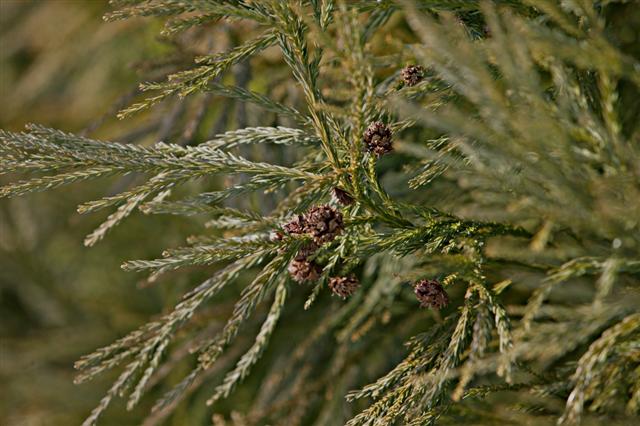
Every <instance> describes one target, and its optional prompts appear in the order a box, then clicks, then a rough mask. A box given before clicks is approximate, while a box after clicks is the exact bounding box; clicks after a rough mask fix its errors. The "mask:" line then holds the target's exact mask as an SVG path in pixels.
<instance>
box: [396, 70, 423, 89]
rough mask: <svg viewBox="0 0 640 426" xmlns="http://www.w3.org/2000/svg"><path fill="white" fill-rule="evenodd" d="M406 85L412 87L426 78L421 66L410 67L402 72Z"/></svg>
mask: <svg viewBox="0 0 640 426" xmlns="http://www.w3.org/2000/svg"><path fill="white" fill-rule="evenodd" d="M400 75H401V76H402V81H404V84H405V85H407V86H409V87H411V86H415V85H416V84H418V83H420V82H421V81H422V79H423V78H424V68H422V67H421V66H420V65H408V66H406V67H404V68H403V69H402V71H400Z"/></svg>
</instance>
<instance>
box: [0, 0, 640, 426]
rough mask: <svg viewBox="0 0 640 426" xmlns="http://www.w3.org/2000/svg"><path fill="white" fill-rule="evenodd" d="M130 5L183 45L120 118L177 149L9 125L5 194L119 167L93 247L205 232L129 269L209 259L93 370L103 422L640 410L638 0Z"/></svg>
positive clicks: (450, 418) (218, 0) (166, 278)
mask: <svg viewBox="0 0 640 426" xmlns="http://www.w3.org/2000/svg"><path fill="white" fill-rule="evenodd" d="M112 3H113V6H114V10H113V11H112V12H111V13H109V14H108V15H107V16H106V19H107V20H108V21H115V20H122V19H129V18H133V17H140V16H144V17H159V19H163V20H164V22H165V27H164V29H163V30H162V34H163V37H165V38H166V39H167V40H170V41H171V43H172V44H173V46H174V47H173V49H174V51H173V52H171V53H170V54H169V53H167V55H166V57H164V58H163V59H161V60H157V61H151V62H150V63H145V64H144V66H142V67H141V69H142V72H143V74H144V78H145V80H146V81H145V82H144V83H142V84H141V86H140V88H139V90H136V91H133V92H132V93H131V94H130V96H128V98H132V97H137V98H138V99H137V100H136V101H135V102H133V103H132V104H131V105H130V106H127V107H125V108H124V109H122V110H121V111H120V112H119V114H118V116H119V117H120V118H125V119H126V120H125V121H123V122H122V123H127V122H128V123H133V124H132V126H134V127H135V128H136V130H137V131H138V132H142V134H145V135H146V134H149V133H150V132H151V131H152V130H149V129H153V131H155V130H158V133H156V134H155V135H156V136H157V140H156V141H154V142H155V143H153V144H145V143H138V144H136V143H130V141H131V140H134V141H135V140H138V136H135V137H131V136H130V137H129V138H123V139H122V140H120V141H119V142H106V141H101V140H98V139H96V138H94V137H90V136H91V135H90V134H91V132H93V131H95V130H96V128H97V127H99V126H100V125H101V122H100V121H97V122H96V123H95V124H94V126H92V127H90V128H89V129H88V130H87V132H86V133H85V134H83V135H76V134H71V133H67V132H64V131H61V130H56V129H53V128H49V127H44V126H40V125H29V126H28V127H27V129H26V130H25V131H24V132H10V131H1V132H0V170H1V173H2V175H3V176H4V179H5V181H6V182H7V183H6V184H5V185H4V186H2V187H0V197H3V198H4V197H17V196H22V195H25V194H28V193H31V192H36V191H44V190H50V189H52V188H57V187H60V186H63V185H67V184H71V183H76V182H80V181H89V180H93V179H97V178H107V177H110V178H113V177H117V178H118V179H119V180H118V181H117V182H119V183H118V185H116V186H115V188H117V191H113V192H112V193H109V194H108V195H106V196H104V197H102V198H99V199H97V200H95V201H88V202H85V203H84V204H81V205H80V206H79V208H78V211H79V212H80V213H93V212H97V211H100V210H108V211H109V212H110V213H109V215H108V217H107V218H106V220H105V221H104V222H103V223H102V224H101V225H99V226H98V227H97V228H96V229H95V230H94V231H93V232H91V233H90V234H89V235H88V236H87V238H86V240H85V244H86V245H87V246H93V245H95V244H97V243H98V242H99V241H101V240H102V239H103V238H105V236H106V234H107V233H108V232H109V231H111V230H112V229H113V228H114V227H115V226H117V225H120V224H121V223H122V222H123V221H125V219H127V218H128V217H129V216H131V215H133V214H135V212H136V211H138V210H139V211H141V212H143V213H145V214H160V215H171V216H169V218H170V219H169V220H165V221H163V222H156V224H157V225H156V226H154V227H150V228H149V229H144V230H143V232H144V233H143V234H141V235H140V238H141V239H144V240H152V242H153V240H154V239H156V238H158V237H161V236H162V234H163V233H164V232H165V227H171V226H173V224H174V223H175V224H179V223H191V222H190V221H195V223H196V224H198V225H201V226H199V227H198V231H197V232H198V234H197V235H192V236H188V238H187V239H186V243H185V244H184V245H183V246H180V247H171V248H166V249H164V251H162V250H163V248H161V247H157V252H158V253H162V255H161V256H159V257H158V258H157V259H152V260H130V261H126V262H125V263H124V264H123V268H124V269H125V270H128V271H134V272H139V273H145V274H146V275H145V276H146V283H148V284H152V283H154V282H156V281H163V282H158V283H156V284H155V285H158V286H169V287H170V286H172V283H173V281H174V280H175V279H176V277H177V276H179V273H177V272H174V271H176V270H178V269H180V270H184V271H185V272H184V273H185V274H189V275H191V276H194V277H195V276H197V275H201V273H202V272H201V271H202V267H206V269H205V271H206V273H207V274H208V276H207V277H206V278H205V279H203V280H202V281H201V282H191V283H190V285H189V287H188V288H187V289H186V291H185V293H184V294H183V295H181V296H179V297H176V298H175V300H174V302H175V306H174V307H173V308H171V309H168V310H166V312H163V313H161V314H159V315H156V316H154V317H153V318H152V319H151V320H150V321H149V322H147V323H146V324H143V325H141V326H140V327H139V328H138V329H136V330H134V331H132V332H131V333H130V334H128V335H126V336H124V337H122V338H120V339H118V340H117V341H115V342H113V343H111V344H107V345H106V346H104V347H102V348H100V349H98V350H96V351H95V352H93V353H91V354H89V355H86V356H84V357H82V358H81V359H80V360H79V361H78V362H77V363H76V368H77V369H78V370H79V374H78V377H77V382H79V383H80V382H84V381H86V380H90V379H92V378H94V377H95V376H97V375H99V374H100V373H104V372H106V371H107V370H114V371H117V375H116V376H115V379H114V380H113V382H112V385H111V387H110V388H109V389H108V390H107V392H106V393H105V395H104V396H103V398H102V399H101V400H100V401H97V404H96V405H97V407H96V408H95V409H94V410H93V411H92V412H91V413H90V414H89V415H88V417H87V419H86V421H85V425H92V424H95V423H96V422H97V421H98V418H99V417H100V415H101V414H102V413H103V412H104V411H105V410H106V409H107V407H108V406H109V404H110V403H111V402H112V401H113V400H114V399H116V398H117V397H123V398H125V399H126V401H127V408H129V409H133V408H134V407H135V406H136V405H137V404H138V403H140V402H141V400H143V399H145V398H146V396H145V395H146V394H147V393H153V394H157V393H159V394H161V396H160V397H159V398H158V399H157V401H156V402H155V403H154V406H153V409H152V411H151V413H150V414H149V416H148V417H147V418H146V420H143V419H142V418H140V419H139V422H140V423H143V424H146V425H152V424H159V423H161V422H163V421H165V419H167V418H169V417H170V416H172V415H174V413H175V412H176V411H177V410H180V407H181V406H188V407H189V408H190V409H192V410H193V413H191V414H189V415H188V416H187V417H185V418H186V419H187V420H182V421H183V422H186V423H181V424H201V423H202V421H203V417H204V418H210V417H211V415H212V414H211V413H212V412H213V413H216V414H213V417H212V420H211V421H212V422H213V424H214V425H225V424H232V425H250V424H256V425H258V424H300V425H308V424H318V425H323V424H327V425H333V424H336V425H337V424H347V425H349V426H356V425H391V424H407V425H428V424H467V423H468V424H510V423H513V424H536V425H537V424H554V423H555V422H560V423H564V424H573V423H578V422H583V423H584V424H601V423H602V422H604V421H607V422H611V423H614V424H615V423H617V424H634V423H635V422H637V421H638V414H640V285H639V284H640V91H639V89H640V48H639V47H638V46H640V35H639V34H640V6H639V5H638V3H637V2H633V1H631V2H624V1H614V0H609V1H605V0H602V1H590V0H565V1H562V2H557V1H553V0H522V1H518V0H501V1H494V2H490V1H461V0H441V1H440V0H438V1H436V0H420V1H406V2H405V1H392V0H379V1H372V0H362V1H333V0H309V1H303V0H296V1H279V0H264V1H243V0H236V1H234V0H226V1H225V0H112ZM107 25H109V24H107ZM221 28H223V29H225V31H227V37H226V44H228V46H226V48H225V49H224V50H223V49H221V48H220V45H219V44H220V43H218V42H219V40H216V43H218V44H217V45H215V46H214V44H215V43H214V42H213V40H212V37H211V35H212V34H214V33H215V32H216V31H222V30H221ZM212 51H213V52H215V53H211V52H212ZM190 61H194V63H193V64H191V65H187V63H188V62H190ZM161 104H169V105H171V106H172V107H171V108H170V109H169V110H166V109H165V110H162V109H160V110H159V109H158V108H159V107H160V106H161ZM232 107H233V108H232ZM140 116H141V117H146V118H147V119H148V120H150V121H151V123H152V125H151V127H149V124H148V123H146V124H145V123H144V122H143V121H142V120H141V119H137V118H136V117H140ZM123 126H124V124H123ZM145 126H146V127H145ZM145 132H146V133H145ZM122 226H123V227H127V223H124V224H122ZM185 237H186V235H185ZM199 271H200V272H199ZM104 272H105V273H107V272H108V271H104ZM263 355H264V357H263ZM150 396H151V395H149V397H150ZM205 401H206V404H208V405H212V407H213V408H211V409H210V411H207V412H206V413H204V414H203V406H204V403H205ZM207 421H208V420H207Z"/></svg>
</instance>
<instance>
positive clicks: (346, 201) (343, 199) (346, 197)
mask: <svg viewBox="0 0 640 426" xmlns="http://www.w3.org/2000/svg"><path fill="white" fill-rule="evenodd" d="M333 196H334V197H335V199H336V200H338V202H339V203H340V204H342V205H343V206H348V205H351V204H353V197H352V196H351V194H349V193H348V192H347V191H345V190H344V189H340V188H338V187H337V186H336V187H335V188H333Z"/></svg>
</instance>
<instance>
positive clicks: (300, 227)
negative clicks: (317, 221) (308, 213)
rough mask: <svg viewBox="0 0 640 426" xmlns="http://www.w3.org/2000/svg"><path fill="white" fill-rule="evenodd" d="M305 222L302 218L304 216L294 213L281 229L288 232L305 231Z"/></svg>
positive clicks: (301, 232) (300, 232) (298, 232)
mask: <svg viewBox="0 0 640 426" xmlns="http://www.w3.org/2000/svg"><path fill="white" fill-rule="evenodd" d="M306 224H307V222H306V221H305V219H304V216H303V215H301V214H299V215H296V216H295V217H294V218H293V219H292V220H291V221H290V222H289V223H287V224H286V225H284V226H283V227H282V229H284V230H285V232H287V233H288V234H303V233H304V232H305V230H304V228H305V226H306Z"/></svg>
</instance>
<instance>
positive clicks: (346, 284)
mask: <svg viewBox="0 0 640 426" xmlns="http://www.w3.org/2000/svg"><path fill="white" fill-rule="evenodd" d="M358 287H360V282H359V281H358V279H357V278H356V277H355V276H354V275H350V276H348V277H331V278H330V279H329V288H330V289H331V291H332V292H333V294H335V295H337V296H340V297H341V298H343V299H346V298H347V297H349V296H351V295H352V294H353V293H354V292H355V291H356V290H357V289H358Z"/></svg>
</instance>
